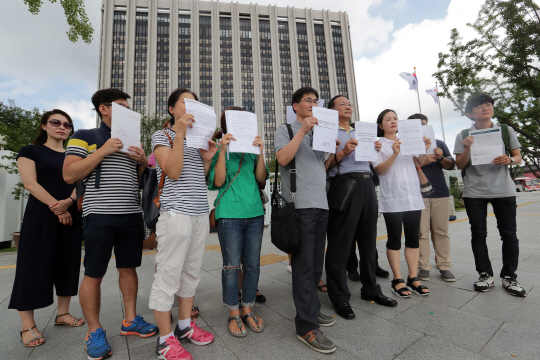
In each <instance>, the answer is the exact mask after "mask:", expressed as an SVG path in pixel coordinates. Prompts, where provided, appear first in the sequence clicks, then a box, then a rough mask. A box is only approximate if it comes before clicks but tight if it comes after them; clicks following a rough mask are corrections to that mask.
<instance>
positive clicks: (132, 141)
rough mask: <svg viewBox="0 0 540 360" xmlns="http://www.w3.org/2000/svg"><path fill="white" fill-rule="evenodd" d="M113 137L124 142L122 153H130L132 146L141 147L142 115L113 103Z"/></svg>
mask: <svg viewBox="0 0 540 360" xmlns="http://www.w3.org/2000/svg"><path fill="white" fill-rule="evenodd" d="M111 137H113V138H119V139H120V140H122V144H124V147H123V148H122V149H120V151H122V152H125V153H127V152H130V151H128V147H130V146H136V147H141V114H139V113H138V112H135V111H133V110H129V109H126V108H125V107H123V106H121V105H118V104H117V103H114V102H113V103H112V117H111Z"/></svg>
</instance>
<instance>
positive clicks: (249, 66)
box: [240, 19, 255, 112]
mask: <svg viewBox="0 0 540 360" xmlns="http://www.w3.org/2000/svg"><path fill="white" fill-rule="evenodd" d="M240 66H241V69H242V71H241V72H242V107H243V108H244V109H246V110H247V111H251V112H255V93H254V87H253V49H252V38H251V20H250V19H240Z"/></svg>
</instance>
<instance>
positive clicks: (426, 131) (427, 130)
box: [422, 125, 437, 155]
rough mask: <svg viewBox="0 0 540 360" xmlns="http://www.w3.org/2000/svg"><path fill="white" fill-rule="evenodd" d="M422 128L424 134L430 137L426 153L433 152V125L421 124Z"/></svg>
mask: <svg viewBox="0 0 540 360" xmlns="http://www.w3.org/2000/svg"><path fill="white" fill-rule="evenodd" d="M422 130H423V131H424V136H425V137H427V138H430V139H431V145H430V147H429V149H428V150H427V154H428V155H429V154H433V153H434V151H435V148H436V147H437V141H436V140H435V131H434V130H433V125H424V126H422ZM424 149H425V146H424Z"/></svg>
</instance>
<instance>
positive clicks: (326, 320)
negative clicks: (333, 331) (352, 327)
mask: <svg viewBox="0 0 540 360" xmlns="http://www.w3.org/2000/svg"><path fill="white" fill-rule="evenodd" d="M335 323H336V318H335V317H333V316H330V315H324V314H323V313H322V312H320V311H319V326H332V325H334V324H335Z"/></svg>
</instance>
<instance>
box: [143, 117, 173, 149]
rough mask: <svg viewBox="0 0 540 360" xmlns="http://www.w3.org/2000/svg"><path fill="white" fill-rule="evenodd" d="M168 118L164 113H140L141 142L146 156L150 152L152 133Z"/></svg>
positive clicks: (161, 126) (159, 128) (160, 127)
mask: <svg viewBox="0 0 540 360" xmlns="http://www.w3.org/2000/svg"><path fill="white" fill-rule="evenodd" d="M168 118H169V116H168V115H164V114H158V113H155V114H148V115H147V114H142V116H141V142H142V146H143V149H144V153H145V154H146V156H150V154H151V153H152V135H154V133H155V132H156V131H158V130H161V129H162V128H163V124H164V123H165V121H167V119H168Z"/></svg>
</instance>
